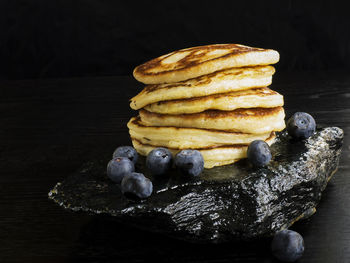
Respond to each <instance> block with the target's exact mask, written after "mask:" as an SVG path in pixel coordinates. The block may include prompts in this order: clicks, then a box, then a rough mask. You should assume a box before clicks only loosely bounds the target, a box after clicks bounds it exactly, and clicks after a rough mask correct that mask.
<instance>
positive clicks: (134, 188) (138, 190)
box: [121, 173, 153, 199]
mask: <svg viewBox="0 0 350 263" xmlns="http://www.w3.org/2000/svg"><path fill="white" fill-rule="evenodd" d="M121 190H122V193H123V194H124V195H125V196H126V197H128V198H131V199H135V198H136V199H137V198H140V199H143V198H147V197H149V196H150V195H151V194H152V191H153V184H152V182H151V181H150V180H149V179H148V178H147V177H145V176H144V175H143V174H141V173H130V174H128V175H126V176H125V177H124V178H123V180H122V183H121Z"/></svg>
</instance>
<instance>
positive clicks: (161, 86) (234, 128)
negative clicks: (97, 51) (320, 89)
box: [128, 44, 285, 168]
mask: <svg viewBox="0 0 350 263" xmlns="http://www.w3.org/2000/svg"><path fill="white" fill-rule="evenodd" d="M278 60H279V54H278V52H277V51H275V50H271V49H261V48H253V47H248V46H243V45H238V44H220V45H207V46H199V47H193V48H187V49H182V50H179V51H175V52H172V53H169V54H166V55H163V56H161V57H158V58H155V59H153V60H150V61H148V62H146V63H144V64H142V65H140V66H138V67H136V68H135V70H134V77H135V78H136V79H137V80H138V81H140V82H143V83H144V84H147V85H146V86H145V87H144V89H143V90H142V91H141V92H140V93H139V94H137V95H136V96H135V97H133V98H132V99H131V103H130V106H131V108H132V109H134V110H139V116H137V117H133V118H132V119H131V120H130V121H129V123H128V128H129V132H130V136H131V139H132V143H133V146H134V147H135V149H136V150H137V151H138V152H139V153H140V154H141V155H147V154H148V153H149V152H150V151H151V150H152V149H154V148H156V147H166V148H168V149H169V150H170V151H171V152H172V153H173V154H176V153H177V152H178V151H180V150H182V149H196V150H199V151H200V152H201V153H202V155H203V157H204V167H205V168H212V167H214V166H220V165H226V164H230V163H233V162H235V161H237V160H239V159H242V158H245V157H246V151H247V146H248V145H249V143H250V142H252V141H253V140H258V139H260V140H265V141H266V142H267V143H268V144H270V145H271V144H272V143H273V142H274V139H275V131H280V130H283V129H284V128H285V122H284V117H285V115H284V110H283V107H282V106H283V96H282V95H280V94H278V93H277V92H275V91H272V90H271V89H269V88H267V86H269V85H270V84H271V82H272V75H273V74H274V72H275V69H274V67H272V66H270V64H274V63H276V62H278Z"/></svg>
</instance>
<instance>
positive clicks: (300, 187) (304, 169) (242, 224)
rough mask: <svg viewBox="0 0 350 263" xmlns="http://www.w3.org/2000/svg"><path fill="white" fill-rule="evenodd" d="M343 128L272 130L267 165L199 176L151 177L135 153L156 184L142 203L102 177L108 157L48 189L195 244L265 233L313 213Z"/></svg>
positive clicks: (66, 200) (59, 198)
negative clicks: (299, 136)
mask: <svg viewBox="0 0 350 263" xmlns="http://www.w3.org/2000/svg"><path fill="white" fill-rule="evenodd" d="M342 141H343V131H342V130H341V129H340V128H337V127H328V128H320V129H318V130H317V132H316V133H315V134H314V135H313V136H312V137H310V138H309V139H307V140H304V141H294V140H293V139H291V138H290V137H289V136H288V135H287V133H286V132H282V133H280V134H278V136H277V141H276V143H275V144H274V145H273V146H272V147H271V150H272V154H273V159H272V161H271V162H270V163H269V165H268V166H267V167H266V168H260V169H257V168H254V167H252V166H251V165H250V163H249V162H248V161H247V160H241V161H240V162H238V163H236V164H232V165H227V166H222V167H216V168H213V169H206V170H205V171H204V172H203V173H202V174H201V176H200V178H197V179H192V178H186V177H183V176H182V175H180V174H178V173H177V172H176V170H173V171H171V172H169V174H167V175H166V176H160V177H152V176H151V175H150V174H149V173H148V172H147V171H146V169H145V167H144V158H140V161H139V163H138V165H137V171H140V172H144V173H145V175H146V176H147V177H149V178H150V179H151V180H152V182H153V185H154V192H153V194H152V196H151V197H150V198H149V199H147V200H143V201H140V202H135V201H131V200H128V199H127V198H125V197H124V196H123V195H122V194H121V191H120V186H119V185H116V184H114V183H112V182H111V181H110V180H109V179H108V178H107V176H106V174H105V170H106V165H107V162H108V160H100V161H93V162H89V163H86V165H85V166H84V167H83V168H82V169H81V170H80V171H79V172H77V173H75V174H72V175H70V176H69V177H67V178H66V179H65V180H64V181H63V182H60V183H57V185H56V186H55V187H54V188H53V189H52V190H51V191H50V193H49V198H50V199H52V200H54V201H55V202H56V203H58V204H59V205H61V206H63V207H64V208H67V209H71V210H74V211H86V212H90V213H96V214H100V213H106V214H110V215H112V216H115V217H117V218H118V219H120V220H121V221H122V222H125V223H127V224H130V225H134V226H136V227H140V228H143V229H147V230H149V231H154V232H161V233H164V234H167V235H170V236H172V237H174V238H181V239H185V240H188V241H194V242H224V241H228V240H232V239H238V238H242V239H254V238H259V237H263V236H269V235H272V234H274V233H275V232H276V231H279V230H281V229H284V228H288V227H289V226H290V225H292V224H293V223H294V222H295V221H297V220H299V219H302V218H307V217H309V216H311V215H312V214H313V213H314V212H315V211H316V209H315V207H316V206H317V204H318V202H319V201H320V198H321V193H322V191H323V190H324V189H325V187H326V185H327V182H328V181H329V180H330V178H331V176H332V175H333V174H334V173H335V171H336V170H337V165H338V163H339V157H340V153H341V146H342Z"/></svg>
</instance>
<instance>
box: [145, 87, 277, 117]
mask: <svg viewBox="0 0 350 263" xmlns="http://www.w3.org/2000/svg"><path fill="white" fill-rule="evenodd" d="M278 106H283V96H282V95H281V94H279V93H277V92H275V91H273V90H271V89H269V88H266V87H265V88H254V89H248V90H240V91H234V92H229V93H220V94H213V95H209V96H205V97H196V98H189V99H179V100H169V101H159V102H156V103H153V104H150V105H147V106H145V107H144V109H146V110H147V111H150V112H156V113H162V114H188V113H197V112H202V111H205V110H209V109H214V110H224V111H232V110H235V109H239V108H274V107H278Z"/></svg>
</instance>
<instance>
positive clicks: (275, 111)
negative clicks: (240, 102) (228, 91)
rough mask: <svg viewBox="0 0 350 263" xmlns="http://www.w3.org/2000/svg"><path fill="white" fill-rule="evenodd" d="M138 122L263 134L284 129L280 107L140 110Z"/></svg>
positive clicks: (149, 124) (282, 111) (152, 124)
mask: <svg viewBox="0 0 350 263" xmlns="http://www.w3.org/2000/svg"><path fill="white" fill-rule="evenodd" d="M139 113H140V117H141V121H142V122H143V123H144V124H145V125H147V126H171V127H189V128H202V129H215V130H226V131H238V132H243V133H267V132H271V131H281V130H283V129H284V128H285V123H284V117H285V114H284V110H283V107H275V108H250V109H236V110H233V111H218V110H207V111H204V112H200V113H193V114H178V115H173V114H159V113H154V112H149V111H147V110H144V109H141V110H140V111H139Z"/></svg>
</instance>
